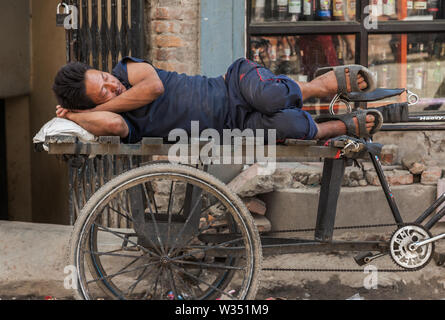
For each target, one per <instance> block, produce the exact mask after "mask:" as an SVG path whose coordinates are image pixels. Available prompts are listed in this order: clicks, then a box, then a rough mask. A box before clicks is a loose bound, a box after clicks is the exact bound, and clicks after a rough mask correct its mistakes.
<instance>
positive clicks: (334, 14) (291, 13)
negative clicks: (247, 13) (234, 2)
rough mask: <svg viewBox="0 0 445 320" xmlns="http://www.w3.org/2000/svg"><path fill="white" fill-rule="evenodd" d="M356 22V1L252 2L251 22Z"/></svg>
mask: <svg viewBox="0 0 445 320" xmlns="http://www.w3.org/2000/svg"><path fill="white" fill-rule="evenodd" d="M316 20H319V21H323V20H324V21H327V20H343V21H355V20H356V0H344V1H312V0H253V1H252V20H251V21H252V22H254V23H267V22H297V21H316Z"/></svg>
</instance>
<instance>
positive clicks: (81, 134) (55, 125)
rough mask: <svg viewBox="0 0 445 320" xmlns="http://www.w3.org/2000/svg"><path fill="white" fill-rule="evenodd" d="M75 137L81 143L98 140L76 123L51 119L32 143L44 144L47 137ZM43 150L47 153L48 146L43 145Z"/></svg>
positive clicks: (61, 119)
mask: <svg viewBox="0 0 445 320" xmlns="http://www.w3.org/2000/svg"><path fill="white" fill-rule="evenodd" d="M58 135H60V136H76V137H78V138H79V140H80V141H82V142H95V141H97V140H98V138H97V137H96V136H95V135H93V134H91V133H90V132H88V131H86V130H85V129H84V128H82V127H81V126H79V125H78V124H77V123H75V122H73V121H71V120H67V119H63V118H53V119H52V120H50V121H48V122H47V123H45V125H44V126H43V127H42V128H41V129H40V131H39V132H38V133H37V134H36V135H35V136H34V138H33V143H45V137H47V136H58ZM43 148H44V149H45V150H46V151H48V146H46V145H45V144H43Z"/></svg>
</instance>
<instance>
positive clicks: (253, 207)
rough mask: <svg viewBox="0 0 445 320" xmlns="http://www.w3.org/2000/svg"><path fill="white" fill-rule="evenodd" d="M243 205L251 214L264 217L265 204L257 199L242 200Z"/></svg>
mask: <svg viewBox="0 0 445 320" xmlns="http://www.w3.org/2000/svg"><path fill="white" fill-rule="evenodd" d="M244 204H245V205H246V207H247V209H248V210H249V211H250V212H251V213H256V214H259V215H262V216H264V215H265V214H266V204H265V203H264V201H261V200H260V199H257V198H249V199H244Z"/></svg>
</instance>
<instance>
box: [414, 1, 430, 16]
mask: <svg viewBox="0 0 445 320" xmlns="http://www.w3.org/2000/svg"><path fill="white" fill-rule="evenodd" d="M427 9H428V2H427V0H414V13H415V15H416V16H426V15H427V14H428V10H427Z"/></svg>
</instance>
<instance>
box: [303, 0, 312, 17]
mask: <svg viewBox="0 0 445 320" xmlns="http://www.w3.org/2000/svg"><path fill="white" fill-rule="evenodd" d="M314 7H315V0H303V20H306V21H312V20H315V10H314Z"/></svg>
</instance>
